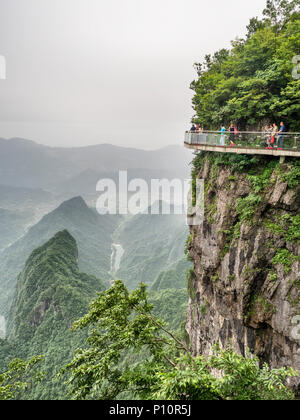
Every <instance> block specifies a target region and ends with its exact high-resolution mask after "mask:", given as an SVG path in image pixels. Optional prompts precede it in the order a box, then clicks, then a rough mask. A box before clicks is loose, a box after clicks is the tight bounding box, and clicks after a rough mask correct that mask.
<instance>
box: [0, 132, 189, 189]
mask: <svg viewBox="0 0 300 420" xmlns="http://www.w3.org/2000/svg"><path fill="white" fill-rule="evenodd" d="M190 161H191V153H190V152H189V151H188V150H186V149H184V148H183V146H168V147H164V148H161V149H159V150H154V151H146V150H139V149H134V148H126V147H120V146H114V145H110V144H100V145H95V146H86V147H80V148H55V147H49V146H43V145H40V144H38V143H35V142H33V141H30V140H26V139H18V138H13V139H10V140H5V139H0V179H1V183H2V184H3V185H8V186H15V187H30V188H44V189H46V190H51V189H54V190H55V189H56V188H57V186H58V185H59V184H60V183H61V182H65V181H68V180H71V179H72V178H74V177H77V176H79V175H80V174H82V173H84V172H85V171H87V170H93V171H96V172H100V173H103V172H110V173H111V172H118V171H119V170H137V172H142V171H147V170H150V171H155V172H156V176H157V175H159V173H160V171H162V172H165V173H167V174H168V173H169V174H171V176H175V175H176V174H177V177H179V178H181V177H183V178H184V177H187V176H188V175H189V174H188V163H190Z"/></svg>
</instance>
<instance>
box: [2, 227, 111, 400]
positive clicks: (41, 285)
mask: <svg viewBox="0 0 300 420" xmlns="http://www.w3.org/2000/svg"><path fill="white" fill-rule="evenodd" d="M77 261H78V249H77V244H76V241H75V240H74V238H73V237H72V236H71V235H70V234H69V233H68V232H67V231H63V232H59V233H57V234H56V235H55V236H54V237H53V238H52V239H51V240H50V241H48V242H47V243H46V244H44V245H43V246H42V247H40V248H38V249H36V250H35V251H34V252H33V253H32V254H31V255H30V257H29V258H28V260H27V263H26V265H25V267H24V269H23V271H22V272H21V274H20V276H19V278H18V286H17V292H16V295H15V299H14V303H13V306H12V310H11V313H10V317H9V320H8V325H7V327H8V328H7V330H8V340H9V343H11V345H10V346H8V345H7V344H6V342H4V343H1V342H0V358H2V357H4V358H5V361H7V359H8V356H7V354H11V356H12V358H16V357H17V358H22V359H28V358H30V357H32V356H34V355H36V354H43V356H44V358H43V361H42V363H41V369H42V370H43V371H44V372H45V377H44V378H43V381H42V382H40V383H35V384H33V386H32V387H31V389H30V390H27V391H26V393H25V392H21V393H20V396H19V398H21V399H35V400H43V399H53V400H54V399H63V398H66V390H65V387H64V385H63V384H61V383H60V382H55V381H54V379H55V376H56V374H57V373H58V371H59V370H60V368H61V367H62V366H64V365H65V364H66V363H67V362H68V361H70V360H71V359H72V357H73V353H74V348H76V347H78V346H80V345H82V344H83V343H84V340H85V339H86V336H87V334H86V333H85V332H81V331H80V332H78V333H76V334H72V332H71V331H70V326H71V325H72V323H73V322H74V321H75V320H76V319H77V318H78V316H82V315H84V314H85V313H86V311H87V310H88V305H89V302H90V301H91V299H93V298H94V297H95V295H96V290H103V288H104V287H103V285H102V283H101V282H100V281H99V280H98V279H96V278H95V277H93V276H89V275H87V274H83V273H81V272H80V271H79V269H78V262H77ZM0 368H1V370H0V371H2V370H3V371H4V369H5V365H4V364H1V366H0Z"/></svg>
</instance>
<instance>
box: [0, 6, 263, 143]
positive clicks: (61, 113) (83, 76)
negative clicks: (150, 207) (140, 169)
mask: <svg viewBox="0 0 300 420" xmlns="http://www.w3.org/2000/svg"><path fill="white" fill-rule="evenodd" d="M265 3H266V0H251V1H244V0H243V1H241V0H227V1H224V0H209V1H204V0H0V55H3V56H5V58H6V63H7V79H6V80H0V110H1V111H0V112H1V113H0V137H5V138H10V137H24V138H29V139H32V140H34V141H37V142H39V143H42V144H47V145H50V146H68V147H69V146H84V145H89V144H98V143H112V144H116V145H122V146H129V147H139V148H144V149H155V148H159V147H162V146H166V145H170V144H179V143H181V142H182V140H183V132H184V130H185V129H186V128H189V125H190V119H191V117H192V115H193V110H192V107H191V97H192V91H190V90H189V85H190V82H191V81H192V80H193V79H194V78H195V77H196V74H195V71H194V69H193V63H194V62H199V61H202V60H203V57H204V56H205V54H208V53H214V52H215V51H216V50H219V49H220V48H223V47H229V46H230V40H233V39H234V38H236V37H237V36H239V37H242V36H244V35H245V31H246V25H247V24H248V22H249V19H250V18H251V17H253V16H261V12H262V10H263V8H264V6H265Z"/></svg>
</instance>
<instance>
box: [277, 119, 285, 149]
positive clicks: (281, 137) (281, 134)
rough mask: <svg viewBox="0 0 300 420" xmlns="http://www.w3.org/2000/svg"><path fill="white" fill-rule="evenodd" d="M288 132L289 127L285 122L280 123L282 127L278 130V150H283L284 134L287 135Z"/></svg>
mask: <svg viewBox="0 0 300 420" xmlns="http://www.w3.org/2000/svg"><path fill="white" fill-rule="evenodd" d="M286 132H287V128H286V126H285V125H284V122H281V123H280V129H279V131H278V140H277V141H278V144H279V147H278V150H282V149H283V141H284V136H285V135H286V134H285V133H286Z"/></svg>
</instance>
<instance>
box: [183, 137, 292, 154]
mask: <svg viewBox="0 0 300 420" xmlns="http://www.w3.org/2000/svg"><path fill="white" fill-rule="evenodd" d="M274 140H275V141H274V143H272V144H271V137H270V136H268V135H266V134H264V133H258V132H239V133H237V134H234V135H233V134H231V135H230V133H226V134H220V132H213V131H207V132H203V133H190V132H187V133H186V134H185V142H184V145H185V147H186V148H188V149H192V150H199V151H201V150H203V151H208V152H218V153H237V154H245V155H269V156H277V157H281V158H283V157H300V133H287V134H285V135H284V136H283V138H282V139H281V141H282V144H281V145H282V149H281V148H280V147H279V146H280V143H279V140H280V139H278V138H277V137H276V138H275V139H274Z"/></svg>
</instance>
